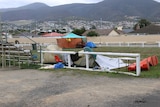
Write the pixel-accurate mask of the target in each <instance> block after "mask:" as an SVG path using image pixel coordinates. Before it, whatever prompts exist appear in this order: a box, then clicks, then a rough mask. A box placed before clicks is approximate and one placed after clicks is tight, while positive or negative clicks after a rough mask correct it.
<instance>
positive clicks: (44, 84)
mask: <svg viewBox="0 0 160 107" xmlns="http://www.w3.org/2000/svg"><path fill="white" fill-rule="evenodd" d="M159 95H160V82H159V79H142V78H133V77H130V78H109V77H106V76H98V75H97V76H96V75H87V74H86V75H85V74H78V73H74V71H68V72H67V71H66V72H44V71H38V70H5V69H0V107H117V106H118V107H135V106H136V107H147V106H148V107H151V106H152V107H159V105H158V104H159V100H160V96H159Z"/></svg>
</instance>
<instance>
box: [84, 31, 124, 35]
mask: <svg viewBox="0 0 160 107" xmlns="http://www.w3.org/2000/svg"><path fill="white" fill-rule="evenodd" d="M90 31H95V32H96V33H98V35H99V36H118V35H121V34H124V33H123V31H120V30H116V29H92V30H87V31H86V32H84V33H83V36H87V34H88V33H89V32H90Z"/></svg>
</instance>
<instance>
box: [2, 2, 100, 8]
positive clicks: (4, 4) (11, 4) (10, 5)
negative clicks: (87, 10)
mask: <svg viewBox="0 0 160 107" xmlns="http://www.w3.org/2000/svg"><path fill="white" fill-rule="evenodd" d="M100 1H103V0H0V8H14V7H20V6H24V5H28V4H31V3H35V2H41V3H45V4H47V5H49V6H57V5H62V4H71V3H97V2H100Z"/></svg>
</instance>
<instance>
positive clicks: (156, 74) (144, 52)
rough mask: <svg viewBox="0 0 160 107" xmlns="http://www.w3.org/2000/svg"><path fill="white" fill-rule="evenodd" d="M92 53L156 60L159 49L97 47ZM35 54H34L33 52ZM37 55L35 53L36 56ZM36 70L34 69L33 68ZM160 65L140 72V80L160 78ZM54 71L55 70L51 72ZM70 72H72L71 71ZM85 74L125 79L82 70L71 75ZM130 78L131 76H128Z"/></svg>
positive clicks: (122, 75) (114, 74)
mask: <svg viewBox="0 0 160 107" xmlns="http://www.w3.org/2000/svg"><path fill="white" fill-rule="evenodd" d="M63 50H64V51H65V50H66V51H80V50H83V49H82V48H76V49H63ZM93 51H95V52H118V53H140V55H141V60H142V59H144V58H147V57H149V56H152V55H156V56H157V57H158V59H160V54H159V53H160V48H157V47H98V48H94V49H93ZM34 54H36V52H34ZM38 54H39V53H37V55H38ZM35 68H36V67H35ZM159 70H160V64H158V65H156V66H151V67H150V70H148V71H142V72H141V75H140V77H141V78H160V71H159ZM52 71H56V70H52ZM58 71H59V72H60V71H62V72H63V71H67V72H69V69H58ZM71 71H72V70H71ZM74 73H76V74H81V75H82V74H87V75H104V76H110V77H127V76H126V75H124V74H117V73H104V72H88V71H82V70H74V72H73V74H74ZM129 77H131V76H129Z"/></svg>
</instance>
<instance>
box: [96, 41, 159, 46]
mask: <svg viewBox="0 0 160 107" xmlns="http://www.w3.org/2000/svg"><path fill="white" fill-rule="evenodd" d="M95 44H96V46H97V47H105V46H106V47H108V46H110V47H160V42H155V43H147V42H95Z"/></svg>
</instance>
